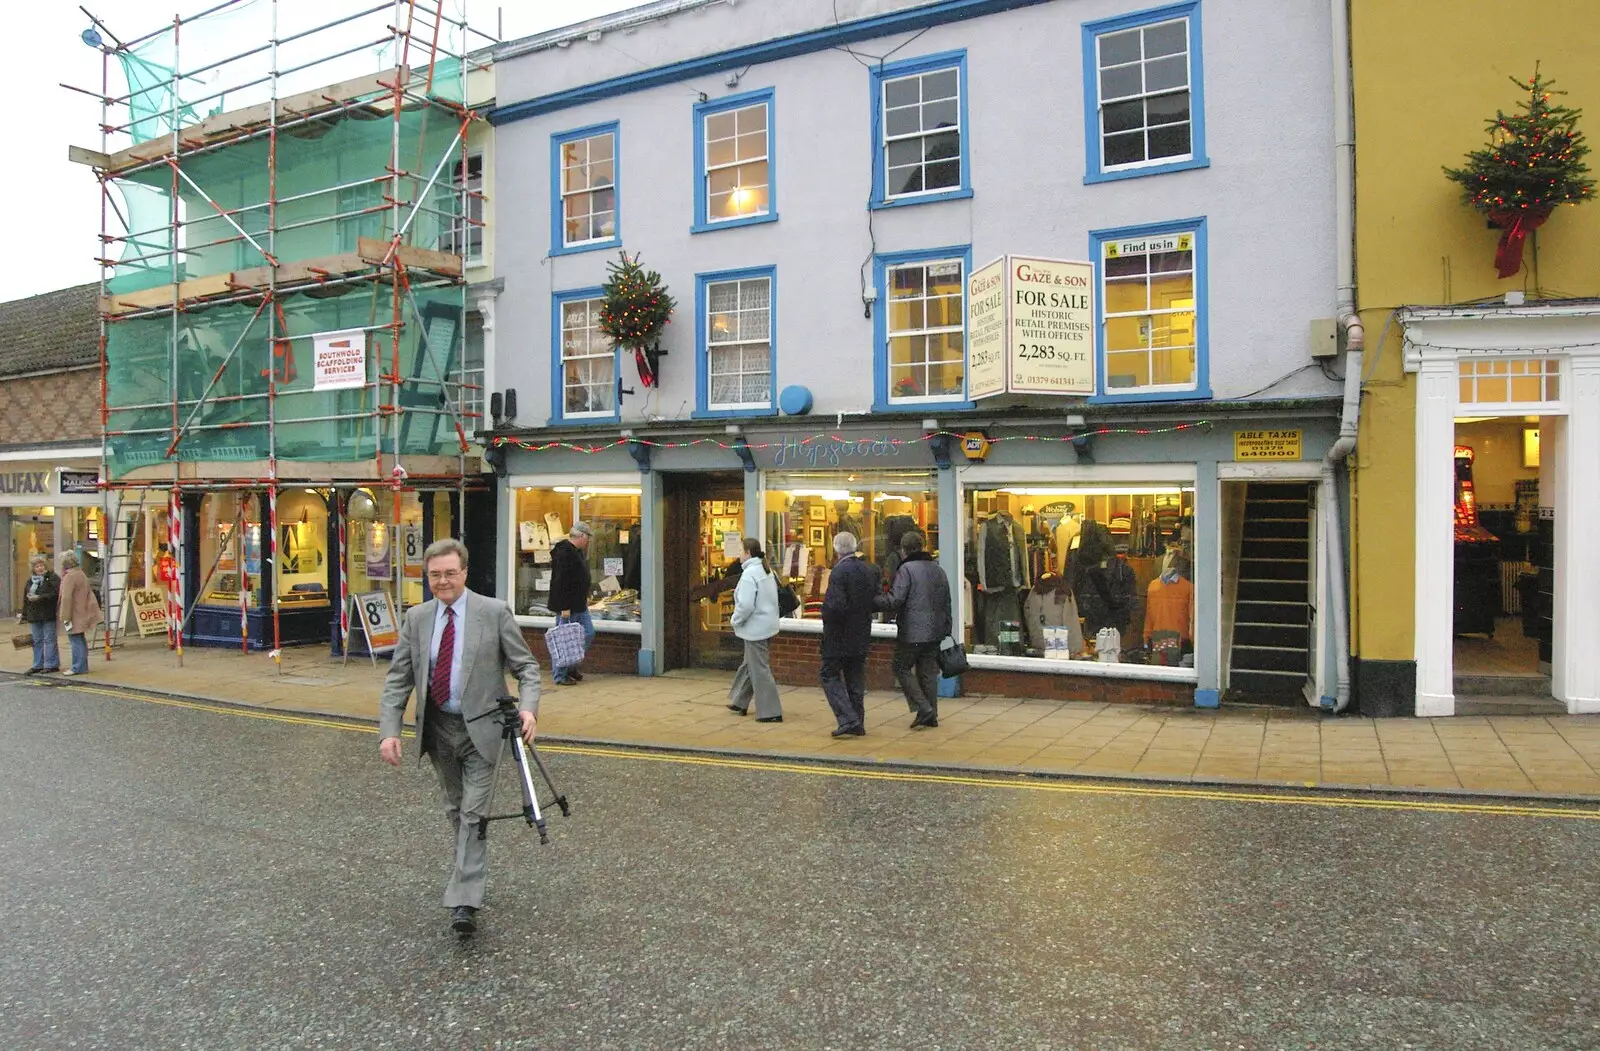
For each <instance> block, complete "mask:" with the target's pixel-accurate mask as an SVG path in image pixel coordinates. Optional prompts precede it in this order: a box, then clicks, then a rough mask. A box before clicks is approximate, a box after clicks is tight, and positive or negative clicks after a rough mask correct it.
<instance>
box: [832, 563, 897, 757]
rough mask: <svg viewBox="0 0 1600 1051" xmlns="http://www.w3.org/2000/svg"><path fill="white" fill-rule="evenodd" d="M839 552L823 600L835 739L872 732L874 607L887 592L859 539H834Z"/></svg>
mask: <svg viewBox="0 0 1600 1051" xmlns="http://www.w3.org/2000/svg"><path fill="white" fill-rule="evenodd" d="M833 553H834V555H835V556H837V557H836V560H835V561H834V564H833V572H832V573H830V574H829V575H828V593H827V594H826V595H824V596H823V598H822V692H823V693H824V694H826V695H827V698H828V707H829V708H832V709H833V717H834V718H835V719H836V720H838V723H839V725H838V727H837V728H836V729H835V730H834V731H833V736H835V737H860V736H862V735H863V734H865V733H866V732H867V726H866V698H867V648H868V647H869V646H870V645H871V644H872V614H873V610H874V609H875V606H874V604H873V603H874V601H875V600H876V599H877V597H878V595H879V593H880V592H882V590H883V587H882V585H881V584H880V583H879V577H878V567H877V566H875V565H873V564H872V563H871V562H868V561H866V560H865V559H863V558H862V557H861V556H860V555H859V554H858V553H857V552H856V538H855V535H854V534H852V533H836V534H834V538H833Z"/></svg>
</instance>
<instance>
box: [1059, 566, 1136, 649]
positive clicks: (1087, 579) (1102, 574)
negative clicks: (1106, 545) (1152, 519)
mask: <svg viewBox="0 0 1600 1051" xmlns="http://www.w3.org/2000/svg"><path fill="white" fill-rule="evenodd" d="M1075 577H1076V579H1074V581H1073V584H1072V593H1073V594H1074V595H1075V596H1077V599H1078V612H1079V613H1080V614H1082V615H1083V630H1084V633H1085V634H1086V635H1093V634H1095V633H1096V632H1098V631H1099V630H1100V629H1101V628H1116V629H1117V630H1118V631H1123V632H1125V631H1127V630H1128V624H1129V622H1130V620H1131V619H1132V617H1133V603H1134V599H1135V597H1136V596H1135V590H1136V584H1135V580H1134V576H1133V567H1132V566H1130V565H1128V562H1127V560H1126V559H1122V558H1117V557H1116V556H1114V555H1113V556H1112V557H1110V558H1107V559H1105V560H1104V561H1101V562H1090V561H1089V560H1088V558H1087V557H1086V556H1084V555H1083V554H1081V553H1080V556H1079V560H1078V565H1077V566H1076V569H1075Z"/></svg>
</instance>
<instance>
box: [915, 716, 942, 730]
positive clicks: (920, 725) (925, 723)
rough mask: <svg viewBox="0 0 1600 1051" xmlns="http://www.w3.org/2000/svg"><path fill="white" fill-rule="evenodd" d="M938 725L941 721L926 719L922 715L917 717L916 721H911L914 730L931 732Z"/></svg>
mask: <svg viewBox="0 0 1600 1051" xmlns="http://www.w3.org/2000/svg"><path fill="white" fill-rule="evenodd" d="M938 725H939V720H937V719H924V718H923V717H922V716H920V715H919V716H917V717H916V718H915V719H913V720H911V728H912V729H913V730H931V729H933V728H934V727H935V726H938Z"/></svg>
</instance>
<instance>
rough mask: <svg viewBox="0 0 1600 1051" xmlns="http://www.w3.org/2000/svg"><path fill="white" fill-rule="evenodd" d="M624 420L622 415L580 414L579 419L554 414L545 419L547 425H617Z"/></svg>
mask: <svg viewBox="0 0 1600 1051" xmlns="http://www.w3.org/2000/svg"><path fill="white" fill-rule="evenodd" d="M621 422H622V415H621V414H620V413H618V414H617V415H614V416H580V417H578V418H577V419H572V418H570V417H561V416H552V417H550V418H549V419H548V420H545V421H544V425H545V426H546V427H615V426H617V424H619V423H621Z"/></svg>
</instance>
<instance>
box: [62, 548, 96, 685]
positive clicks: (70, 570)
mask: <svg viewBox="0 0 1600 1051" xmlns="http://www.w3.org/2000/svg"><path fill="white" fill-rule="evenodd" d="M61 568H62V569H63V570H65V572H64V573H62V575H61V603H60V610H61V618H62V620H63V621H65V627H66V629H67V641H68V642H70V643H71V644H72V668H71V669H70V670H68V671H66V672H63V673H62V674H64V675H87V674H88V673H89V633H90V632H92V631H94V629H95V627H96V626H97V625H98V624H99V623H100V600H99V599H97V598H95V594H94V587H93V586H92V585H91V584H90V583H89V578H88V577H87V576H85V575H84V572H83V570H82V569H80V568H78V556H76V555H73V554H66V555H62V556H61Z"/></svg>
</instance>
